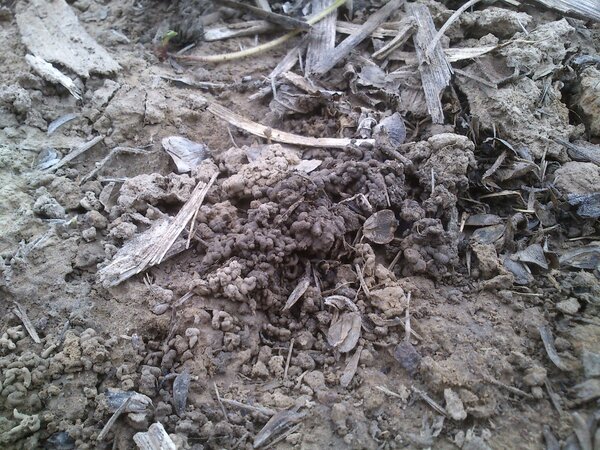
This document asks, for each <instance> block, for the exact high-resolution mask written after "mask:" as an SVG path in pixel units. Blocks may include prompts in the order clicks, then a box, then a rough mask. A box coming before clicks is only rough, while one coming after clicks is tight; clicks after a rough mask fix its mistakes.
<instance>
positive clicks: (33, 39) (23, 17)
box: [16, 0, 121, 78]
mask: <svg viewBox="0 0 600 450" xmlns="http://www.w3.org/2000/svg"><path fill="white" fill-rule="evenodd" d="M16 19H17V25H18V27H19V32H20V33H21V39H22V40H23V43H24V44H25V46H26V47H27V48H28V49H29V51H30V52H31V53H33V54H34V55H35V56H36V57H39V58H41V59H43V60H45V61H48V62H50V63H58V64H60V65H62V66H64V67H67V68H68V69H70V70H72V71H73V72H75V73H76V74H77V75H79V76H82V77H85V78H89V76H90V74H91V73H99V74H102V75H109V74H112V73H115V72H116V71H117V70H119V69H120V68H121V67H120V66H119V64H117V62H116V61H115V60H114V59H113V58H112V57H111V56H110V55H109V54H108V52H107V51H106V50H105V49H104V48H103V47H101V46H100V45H98V43H97V42H96V41H95V40H94V39H93V38H92V37H91V36H90V35H89V34H88V33H87V31H85V29H84V28H83V27H82V26H81V24H80V23H79V19H78V18H77V15H75V13H74V12H73V10H72V9H71V7H70V6H69V5H68V4H67V3H66V2H65V1H64V0H53V1H51V2H49V1H46V0H31V1H28V2H18V3H17V14H16Z"/></svg>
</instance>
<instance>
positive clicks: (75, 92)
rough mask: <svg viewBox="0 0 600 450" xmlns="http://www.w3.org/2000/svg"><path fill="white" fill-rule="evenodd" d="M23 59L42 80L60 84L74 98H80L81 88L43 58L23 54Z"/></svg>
mask: <svg viewBox="0 0 600 450" xmlns="http://www.w3.org/2000/svg"><path fill="white" fill-rule="evenodd" d="M25 60H26V61H27V62H28V63H29V65H30V66H31V68H32V69H33V70H34V71H35V72H36V73H37V74H38V75H39V76H41V77H42V78H43V79H44V80H46V81H49V82H50V83H56V84H61V85H62V86H64V87H65V89H67V90H68V91H69V92H70V93H71V95H72V96H73V97H75V99H77V100H81V90H80V89H79V88H78V87H77V85H75V83H74V82H73V80H71V79H70V78H69V77H68V76H66V75H65V74H64V73H62V72H61V71H60V70H58V69H57V68H56V67H54V66H53V65H52V64H50V63H49V62H47V61H44V59H42V58H40V57H38V56H33V55H25Z"/></svg>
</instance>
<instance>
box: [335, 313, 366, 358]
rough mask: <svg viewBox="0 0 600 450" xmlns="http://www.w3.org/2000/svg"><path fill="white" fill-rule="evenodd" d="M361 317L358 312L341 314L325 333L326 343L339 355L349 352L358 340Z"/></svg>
mask: <svg viewBox="0 0 600 450" xmlns="http://www.w3.org/2000/svg"><path fill="white" fill-rule="evenodd" d="M360 331H361V317H360V313H358V312H346V313H342V314H341V315H340V316H339V317H337V318H336V319H334V320H333V321H332V322H331V325H330V326H329V331H327V342H328V343H329V345H331V346H332V347H334V348H336V349H337V350H338V351H339V352H341V353H347V352H349V351H351V350H352V349H353V348H354V347H356V344H357V343H358V339H359V338H360Z"/></svg>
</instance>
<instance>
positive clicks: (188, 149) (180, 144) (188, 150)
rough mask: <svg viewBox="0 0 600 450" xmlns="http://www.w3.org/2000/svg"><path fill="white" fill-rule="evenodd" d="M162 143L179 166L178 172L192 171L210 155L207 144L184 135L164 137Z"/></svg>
mask: <svg viewBox="0 0 600 450" xmlns="http://www.w3.org/2000/svg"><path fill="white" fill-rule="evenodd" d="M161 143H162V146H163V148H164V149H165V151H166V152H167V153H168V154H169V156H170V157H171V159H172V160H173V162H174V163H175V165H176V166H177V172H178V173H186V172H191V171H192V169H194V168H195V167H196V166H198V164H200V163H201V162H202V161H203V160H205V159H206V158H207V157H208V148H207V147H206V145H204V144H200V143H198V142H194V141H190V140H189V139H187V138H184V137H182V136H169V137H166V138H164V139H163V140H162V141H161Z"/></svg>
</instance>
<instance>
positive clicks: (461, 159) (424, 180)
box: [387, 133, 476, 278]
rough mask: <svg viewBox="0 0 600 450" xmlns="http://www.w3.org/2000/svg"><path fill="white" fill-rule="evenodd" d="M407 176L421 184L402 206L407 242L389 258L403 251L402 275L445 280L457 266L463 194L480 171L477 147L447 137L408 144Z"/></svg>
mask: <svg viewBox="0 0 600 450" xmlns="http://www.w3.org/2000/svg"><path fill="white" fill-rule="evenodd" d="M401 151H402V152H403V154H404V156H405V157H406V158H407V159H409V160H410V161H411V162H412V164H409V165H407V172H408V175H410V176H413V177H416V178H417V179H418V186H416V187H414V186H411V187H412V192H411V196H412V197H413V198H412V199H409V200H406V201H405V202H404V203H403V204H402V205H401V207H400V211H399V218H400V220H401V229H404V231H403V232H402V238H401V240H400V244H399V245H397V246H396V245H391V246H389V247H388V248H387V251H388V253H393V252H396V253H397V252H400V253H401V258H400V259H399V263H398V265H397V266H396V267H397V270H398V271H399V272H400V273H401V274H402V275H403V276H408V275H413V274H422V273H428V274H429V275H432V276H433V277H435V278H440V277H442V276H444V275H445V274H446V273H448V269H449V268H450V267H451V266H452V265H454V264H456V263H457V262H458V241H459V240H458V210H457V207H456V204H457V201H458V195H459V194H460V193H462V192H465V191H466V190H467V188H468V184H469V180H468V178H467V173H468V171H469V170H470V169H473V168H475V166H476V161H475V157H474V154H473V151H474V145H473V143H472V142H471V141H469V139H468V138H466V137H465V136H459V135H456V134H451V133H444V134H439V135H436V136H433V137H431V138H429V139H428V140H427V141H421V142H415V143H410V144H405V145H403V146H402V147H401Z"/></svg>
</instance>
